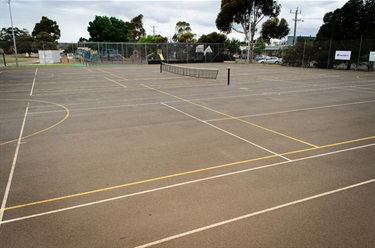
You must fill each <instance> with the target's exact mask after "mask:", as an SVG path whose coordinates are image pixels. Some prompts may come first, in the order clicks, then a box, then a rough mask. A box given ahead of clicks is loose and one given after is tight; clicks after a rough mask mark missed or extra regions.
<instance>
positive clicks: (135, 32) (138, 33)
mask: <svg viewBox="0 0 375 248" xmlns="http://www.w3.org/2000/svg"><path fill="white" fill-rule="evenodd" d="M125 24H126V26H128V33H127V35H128V37H129V41H131V42H137V41H138V40H139V39H140V38H141V37H144V36H145V35H146V30H145V29H144V28H143V15H142V14H141V15H138V16H136V17H134V18H133V19H132V20H131V21H130V22H125Z"/></svg>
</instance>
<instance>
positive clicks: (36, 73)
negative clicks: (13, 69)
mask: <svg viewBox="0 0 375 248" xmlns="http://www.w3.org/2000/svg"><path fill="white" fill-rule="evenodd" d="M34 75H35V76H36V75H38V68H36V69H35V73H34Z"/></svg>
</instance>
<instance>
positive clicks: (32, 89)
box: [30, 77, 35, 96]
mask: <svg viewBox="0 0 375 248" xmlns="http://www.w3.org/2000/svg"><path fill="white" fill-rule="evenodd" d="M34 85H35V77H34V80H33V85H32V86H31V91H30V96H32V95H33V91H34Z"/></svg>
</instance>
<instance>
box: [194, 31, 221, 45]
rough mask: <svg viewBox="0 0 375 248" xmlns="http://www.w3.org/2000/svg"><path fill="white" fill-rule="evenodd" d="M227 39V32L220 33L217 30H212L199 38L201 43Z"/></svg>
mask: <svg viewBox="0 0 375 248" xmlns="http://www.w3.org/2000/svg"><path fill="white" fill-rule="evenodd" d="M226 40H227V36H226V35H225V34H219V33H216V32H212V33H210V34H207V35H206V34H204V35H202V36H201V37H200V38H199V39H198V42H199V43H224V42H225V41H226Z"/></svg>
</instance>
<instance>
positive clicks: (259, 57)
mask: <svg viewBox="0 0 375 248" xmlns="http://www.w3.org/2000/svg"><path fill="white" fill-rule="evenodd" d="M253 59H254V60H255V61H259V60H265V59H266V57H265V56H264V55H256V56H254V58H253Z"/></svg>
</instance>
